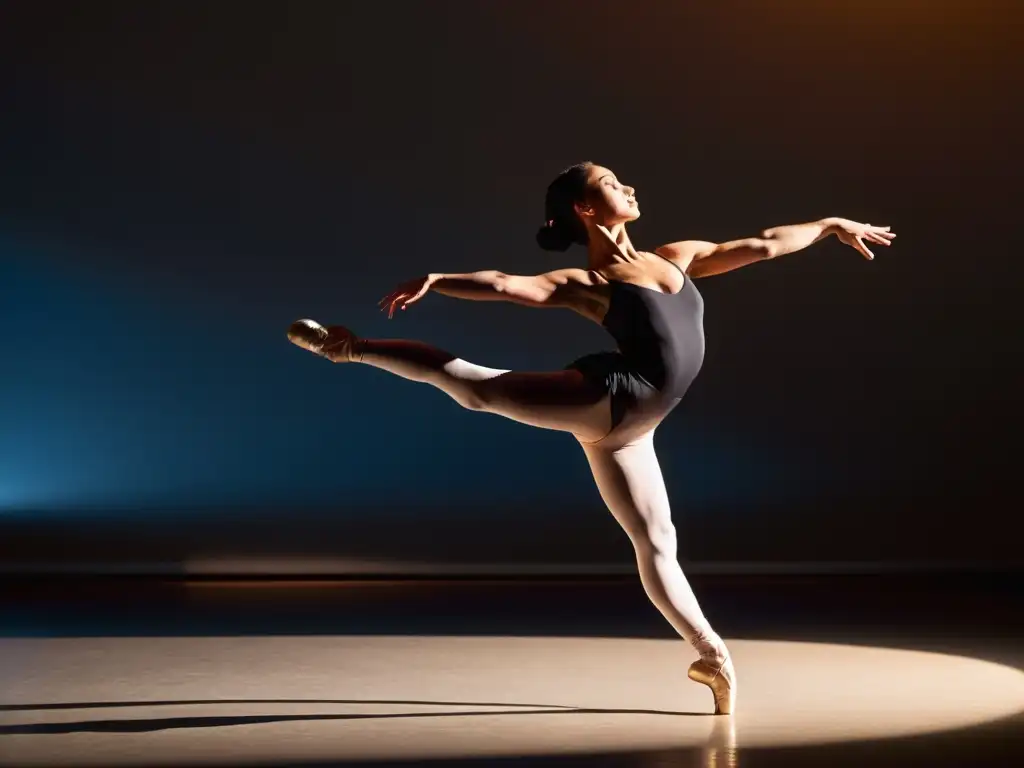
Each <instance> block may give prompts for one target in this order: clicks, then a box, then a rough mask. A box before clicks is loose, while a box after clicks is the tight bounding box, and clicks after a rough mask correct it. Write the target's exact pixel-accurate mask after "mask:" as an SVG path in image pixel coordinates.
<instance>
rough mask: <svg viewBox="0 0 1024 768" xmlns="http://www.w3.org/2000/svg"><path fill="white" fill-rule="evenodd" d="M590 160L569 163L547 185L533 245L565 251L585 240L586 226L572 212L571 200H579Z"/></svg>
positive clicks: (583, 192) (581, 197)
mask: <svg viewBox="0 0 1024 768" xmlns="http://www.w3.org/2000/svg"><path fill="white" fill-rule="evenodd" d="M592 166H593V163H591V162H586V163H577V164H576V165H572V166H569V167H568V168H566V169H565V170H564V171H562V172H561V173H560V174H558V176H557V177H555V180H554V181H552V182H551V183H550V184H549V185H548V192H547V195H545V197H544V224H543V226H541V228H540V229H538V230H537V245H539V246H540V247H541V248H543V249H544V250H545V251H565V250H567V249H568V248H569V246H570V245H572V244H573V243H579V244H580V245H586V244H587V228H586V227H584V226H583V222H582V221H580V220H579V218H578V217H577V216H576V211H575V209H574V208H573V203H578V202H582V201H583V198H584V195H585V194H586V191H587V179H588V178H589V176H590V168H591V167H592Z"/></svg>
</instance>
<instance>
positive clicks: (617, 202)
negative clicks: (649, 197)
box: [576, 165, 640, 227]
mask: <svg viewBox="0 0 1024 768" xmlns="http://www.w3.org/2000/svg"><path fill="white" fill-rule="evenodd" d="M576 211H577V213H578V214H579V215H580V216H581V217H591V221H592V222H593V223H594V224H602V225H604V226H606V227H612V226H615V225H616V224H624V223H625V222H627V221H636V220H637V219H639V218H640V206H639V205H638V204H637V201H636V190H635V189H633V188H632V187H630V186H628V185H626V184H623V183H622V182H621V181H619V179H618V177H617V176H616V175H615V174H614V173H613V172H612V171H611V170H609V169H608V168H605V167H604V166H601V165H594V166H591V168H590V177H589V179H588V181H587V194H586V198H585V200H584V202H583V203H577V204H576Z"/></svg>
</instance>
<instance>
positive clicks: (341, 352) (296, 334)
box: [288, 319, 358, 363]
mask: <svg viewBox="0 0 1024 768" xmlns="http://www.w3.org/2000/svg"><path fill="white" fill-rule="evenodd" d="M288 341H290V342H291V343H292V344H294V345H295V346H297V347H302V348H303V349H305V350H308V351H309V352H312V353H313V354H314V355H319V356H320V357H325V358H327V359H328V360H330V361H331V362H334V363H347V362H349V361H352V360H355V359H357V355H356V342H357V341H358V338H357V337H356V335H355V334H354V333H352V331H350V330H349V329H348V328H345V327H344V326H341V325H332V326H329V327H324V326H322V325H320V323H318V322H316V320H309V319H303V320H296V321H295V322H294V323H292V324H291V325H290V326H288Z"/></svg>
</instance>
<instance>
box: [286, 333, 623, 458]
mask: <svg viewBox="0 0 1024 768" xmlns="http://www.w3.org/2000/svg"><path fill="white" fill-rule="evenodd" d="M288 336H289V339H291V340H292V342H293V343H295V344H297V345H298V346H300V347H303V348H304V349H308V350H310V351H311V352H314V353H316V354H320V355H323V356H324V357H327V358H328V359H330V360H334V361H335V362H361V363H366V364H367V365H372V366H374V367H375V368H380V369H382V370H385V371H388V372H390V373H394V374H396V375H398V376H401V377H402V378H405V379H409V380H411V381H420V382H423V383H425V384H430V385H432V386H434V387H437V388H438V389H440V390H442V391H443V392H445V393H446V394H448V395H449V396H450V397H451V398H452V399H454V400H455V401H456V402H457V403H459V404H460V405H461V406H463V407H464V408H468V409H470V410H474V411H485V412H487V413H494V414H497V415H499V416H504V417H506V418H508V419H512V420H513V421H518V422H520V423H522V424H529V425H530V426H533V427H540V428H542V429H553V430H559V431H562V432H570V433H572V434H573V435H575V436H576V437H577V438H579V439H580V440H584V441H587V442H593V441H595V440H600V439H601V438H602V437H604V436H605V435H606V434H608V432H609V430H610V429H611V407H610V405H609V402H608V395H607V393H606V392H605V391H604V389H603V387H600V386H597V385H595V384H593V383H592V382H590V381H589V380H587V379H586V378H584V376H583V374H582V373H580V372H579V371H576V370H565V371H553V372H550V373H516V372H512V371H507V370H502V369H500V368H486V367H484V366H482V365H475V364H474V363H470V362H468V361H466V360H462V359H460V358H457V357H455V356H454V355H452V354H449V353H448V352H443V351H441V350H439V349H437V348H435V347H432V346H430V345H428V344H423V343H421V342H418V341H399V340H378V339H360V338H358V337H356V336H355V335H353V334H352V333H351V331H349V330H348V329H346V328H343V327H341V326H330V327H328V328H324V327H323V326H321V325H319V324H318V323H316V322H315V321H312V320H301V321H297V322H296V323H293V324H292V327H291V328H290V329H289V334H288Z"/></svg>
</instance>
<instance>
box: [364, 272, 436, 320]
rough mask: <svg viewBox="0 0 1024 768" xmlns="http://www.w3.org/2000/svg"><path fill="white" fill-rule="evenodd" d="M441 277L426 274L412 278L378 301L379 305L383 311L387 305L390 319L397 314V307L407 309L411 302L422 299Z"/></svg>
mask: <svg viewBox="0 0 1024 768" xmlns="http://www.w3.org/2000/svg"><path fill="white" fill-rule="evenodd" d="M439 277H440V275H434V274H431V275H424V276H423V277H417V278H416V279H415V280H410V281H409V282H407V283H402V284H401V285H400V286H398V288H396V289H395V290H393V291H392V292H391V293H389V294H388V295H387V296H385V297H384V298H383V299H381V300H380V301H378V302H377V306H378V307H380V309H381V311H382V312H383V311H384V309H385V307H386V308H387V310H388V319H389V320H390V319H391V318H392V317H394V316H395V308H396V307H400V308H402V309H405V308H406V307H407V306H409V305H410V304H413V303H415V302H417V301H419V300H420V299H422V298H423V297H424V296H425V295H426V293H427V291H429V290H430V286H431V285H433V284H434V282H435V281H436V280H437V279H438V278H439Z"/></svg>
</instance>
